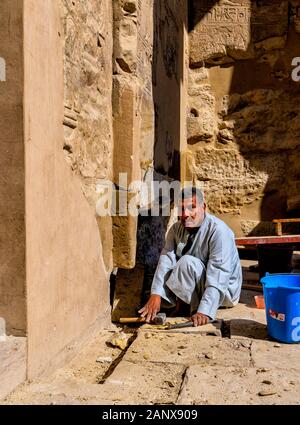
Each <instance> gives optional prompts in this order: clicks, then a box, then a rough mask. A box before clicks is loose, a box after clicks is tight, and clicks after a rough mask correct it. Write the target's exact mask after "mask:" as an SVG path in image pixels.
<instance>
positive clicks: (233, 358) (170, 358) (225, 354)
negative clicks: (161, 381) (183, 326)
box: [124, 331, 250, 367]
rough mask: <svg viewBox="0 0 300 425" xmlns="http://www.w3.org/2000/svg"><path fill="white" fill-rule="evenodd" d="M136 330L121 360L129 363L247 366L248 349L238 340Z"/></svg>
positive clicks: (248, 358) (248, 360) (248, 359)
mask: <svg viewBox="0 0 300 425" xmlns="http://www.w3.org/2000/svg"><path fill="white" fill-rule="evenodd" d="M146 334H147V333H146V332H140V333H139V335H138V337H137V339H136V340H135V341H134V342H133V344H132V345H131V346H130V348H129V350H128V351H127V353H126V354H125V356H124V359H125V360H127V361H130V362H133V363H144V362H145V361H147V362H151V363H175V364H183V365H189V364H200V365H202V367H203V366H208V365H226V366H230V365H232V364H235V365H239V366H249V364H250V352H249V349H248V348H247V347H245V346H243V345H242V344H241V343H240V342H239V341H234V340H229V339H225V338H220V337H217V336H203V335H199V334H183V333H176V334H175V333H169V332H167V331H165V332H164V333H163V332H157V333H152V336H151V337H150V338H149V337H147V335H146Z"/></svg>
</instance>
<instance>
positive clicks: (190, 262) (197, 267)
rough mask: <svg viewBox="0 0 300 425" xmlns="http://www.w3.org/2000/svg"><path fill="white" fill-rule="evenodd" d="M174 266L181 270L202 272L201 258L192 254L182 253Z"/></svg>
mask: <svg viewBox="0 0 300 425" xmlns="http://www.w3.org/2000/svg"><path fill="white" fill-rule="evenodd" d="M176 267H177V268H179V269H181V270H187V271H193V272H194V271H196V272H197V273H202V271H203V270H204V265H203V263H202V261H201V260H199V259H198V258H196V257H193V256H192V255H187V254H186V255H183V256H182V257H181V258H180V259H179V260H178V262H177V264H176Z"/></svg>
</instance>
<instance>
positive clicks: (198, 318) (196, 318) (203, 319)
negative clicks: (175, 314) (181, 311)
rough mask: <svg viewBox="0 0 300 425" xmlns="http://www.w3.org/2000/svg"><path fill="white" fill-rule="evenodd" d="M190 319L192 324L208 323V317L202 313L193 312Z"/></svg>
mask: <svg viewBox="0 0 300 425" xmlns="http://www.w3.org/2000/svg"><path fill="white" fill-rule="evenodd" d="M191 320H192V321H193V323H194V326H202V325H207V324H208V323H209V321H210V317H208V316H206V315H205V314H202V313H195V314H194V315H193V316H192V317H191Z"/></svg>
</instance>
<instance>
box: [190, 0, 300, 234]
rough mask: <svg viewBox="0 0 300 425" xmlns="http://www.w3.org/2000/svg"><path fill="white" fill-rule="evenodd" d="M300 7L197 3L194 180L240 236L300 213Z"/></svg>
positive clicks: (237, 0) (236, 0)
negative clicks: (299, 59)
mask: <svg viewBox="0 0 300 425" xmlns="http://www.w3.org/2000/svg"><path fill="white" fill-rule="evenodd" d="M298 3H299V2H298ZM295 6H297V2H288V1H276V2H274V1H269V0H262V1H260V2H257V1H251V0H233V1H227V0H224V1H222V0H221V1H204V0H201V1H196V0H194V1H191V9H190V23H189V25H190V27H189V41H190V67H189V87H188V95H189V107H188V116H187V131H188V150H187V152H185V158H186V161H187V168H188V172H187V175H189V176H192V177H193V178H194V180H195V181H196V182H198V183H199V185H201V186H202V187H203V189H204V190H205V193H206V199H207V202H208V205H209V209H210V210H211V211H212V212H213V213H215V214H217V215H219V216H220V217H221V218H223V219H225V221H227V222H228V223H229V224H230V225H231V227H233V229H234V230H235V232H236V234H238V235H243V234H246V235H249V234H261V233H273V232H274V226H273V225H272V224H271V220H272V219H274V218H283V217H286V216H288V215H292V216H295V215H296V216H297V215H299V211H300V198H299V188H300V174H299V166H297V164H299V161H300V109H299V100H300V85H299V83H296V82H294V81H293V80H292V78H291V73H292V58H294V57H296V56H299V55H300V47H299V46H300V35H299V34H297V32H296V30H295V29H296V28H295V25H296V22H295V21H296V19H295V18H296V14H297V9H296V7H295Z"/></svg>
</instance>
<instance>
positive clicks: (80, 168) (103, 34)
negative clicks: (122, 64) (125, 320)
mask: <svg viewBox="0 0 300 425" xmlns="http://www.w3.org/2000/svg"><path fill="white" fill-rule="evenodd" d="M60 5H61V17H62V22H63V29H64V37H63V48H64V83H65V92H64V96H65V100H64V103H65V115H64V121H63V124H64V134H65V143H64V146H63V149H64V153H65V158H66V160H67V161H68V163H69V164H70V167H71V168H72V170H73V171H74V173H75V174H77V175H78V176H79V178H80V180H81V184H82V189H83V192H84V194H85V196H86V198H87V199H88V201H89V203H90V204H91V205H92V207H93V208H94V210H95V214H96V208H95V206H96V202H97V198H98V196H99V195H98V191H97V185H99V183H101V182H102V181H105V180H112V176H113V129H112V104H111V97H112V59H111V58H112V52H113V37H112V31H113V10H112V5H111V2H108V1H106V0H87V1H85V2H82V1H71V0H60ZM97 220H98V225H99V231H100V235H101V239H102V243H103V255H104V261H105V265H106V268H107V269H108V270H109V269H111V268H112V264H113V259H112V244H113V238H112V223H111V219H110V218H109V217H102V218H99V217H97Z"/></svg>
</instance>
